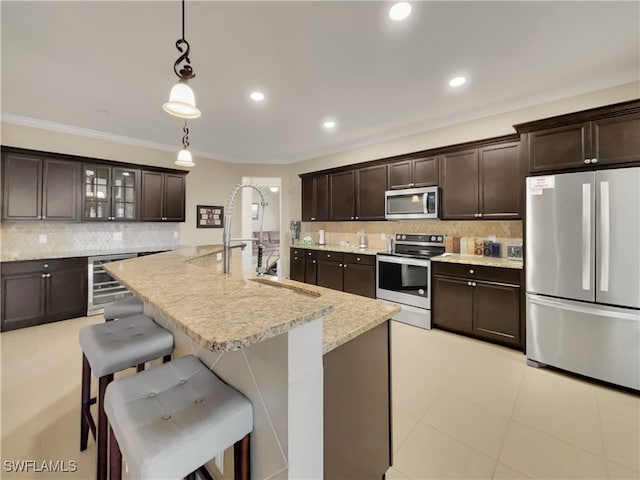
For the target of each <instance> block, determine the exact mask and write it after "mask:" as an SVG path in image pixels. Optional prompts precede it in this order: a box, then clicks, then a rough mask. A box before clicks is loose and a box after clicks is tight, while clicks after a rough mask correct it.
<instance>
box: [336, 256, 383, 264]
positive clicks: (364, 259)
mask: <svg viewBox="0 0 640 480" xmlns="http://www.w3.org/2000/svg"><path fill="white" fill-rule="evenodd" d="M344 262H345V263H356V264H360V265H375V264H376V257H375V256H373V255H359V254H357V253H345V254H344Z"/></svg>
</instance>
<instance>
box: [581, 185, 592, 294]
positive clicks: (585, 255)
mask: <svg viewBox="0 0 640 480" xmlns="http://www.w3.org/2000/svg"><path fill="white" fill-rule="evenodd" d="M590 233H591V184H590V183H583V184H582V289H583V290H590V288H591V235H590Z"/></svg>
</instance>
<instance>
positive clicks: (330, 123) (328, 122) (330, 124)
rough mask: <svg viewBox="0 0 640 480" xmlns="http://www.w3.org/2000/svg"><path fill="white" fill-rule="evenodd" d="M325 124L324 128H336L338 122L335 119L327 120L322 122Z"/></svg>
mask: <svg viewBox="0 0 640 480" xmlns="http://www.w3.org/2000/svg"><path fill="white" fill-rule="evenodd" d="M322 125H324V128H329V129H330V128H335V126H336V122H335V121H333V120H325V122H324V123H323V124H322Z"/></svg>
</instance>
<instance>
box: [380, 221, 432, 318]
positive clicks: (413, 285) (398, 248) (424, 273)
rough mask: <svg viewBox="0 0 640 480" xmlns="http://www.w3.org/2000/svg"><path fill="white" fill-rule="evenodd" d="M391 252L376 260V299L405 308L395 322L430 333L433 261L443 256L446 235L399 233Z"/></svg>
mask: <svg viewBox="0 0 640 480" xmlns="http://www.w3.org/2000/svg"><path fill="white" fill-rule="evenodd" d="M395 240H396V242H395V248H394V249H393V251H392V252H380V253H378V255H377V256H376V263H377V267H378V268H377V279H376V298H379V299H381V300H387V301H389V302H393V303H396V304H398V305H399V306H401V307H402V311H401V312H400V313H398V314H397V315H396V316H394V317H393V319H394V320H397V321H400V322H403V323H408V324H410V325H415V326H416V327H421V328H425V329H431V257H435V256H437V255H441V254H443V253H444V250H445V248H444V235H440V234H429V233H398V234H396V237H395Z"/></svg>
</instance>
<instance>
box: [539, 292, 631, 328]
mask: <svg viewBox="0 0 640 480" xmlns="http://www.w3.org/2000/svg"><path fill="white" fill-rule="evenodd" d="M527 300H528V301H529V303H532V304H535V305H542V306H545V307H551V308H557V309H560V310H568V311H570V312H576V313H580V314H586V315H600V316H603V317H609V318H617V319H621V320H630V321H633V322H640V313H638V312H637V311H634V310H629V309H622V308H616V307H606V306H604V305H602V306H601V305H598V304H597V303H581V302H575V301H572V300H558V299H555V298H548V297H544V296H542V295H536V294H534V293H527ZM625 310H626V311H625Z"/></svg>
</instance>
